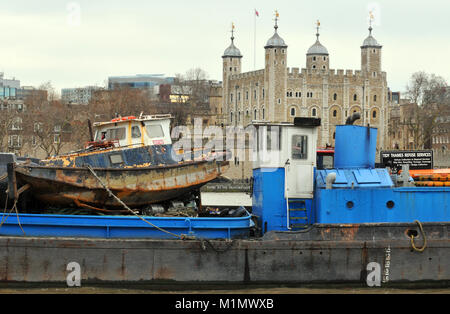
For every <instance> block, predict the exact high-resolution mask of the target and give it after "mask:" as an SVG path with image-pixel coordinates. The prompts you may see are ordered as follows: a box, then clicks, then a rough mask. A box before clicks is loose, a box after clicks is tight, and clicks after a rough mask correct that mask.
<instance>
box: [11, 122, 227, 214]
mask: <svg viewBox="0 0 450 314" xmlns="http://www.w3.org/2000/svg"><path fill="white" fill-rule="evenodd" d="M170 122H171V116H170V115H153V116H142V115H141V116H140V117H134V116H131V117H118V118H116V119H113V120H111V121H108V122H100V123H94V125H93V126H94V131H95V133H94V132H92V128H91V127H90V133H91V141H90V142H89V143H87V144H86V147H85V149H83V150H80V151H76V152H72V153H69V154H66V155H61V156H55V157H51V158H49V159H46V160H42V161H40V162H39V164H36V163H12V164H9V165H8V167H9V168H8V176H9V180H8V181H9V197H10V199H18V198H19V196H20V195H18V194H21V193H23V192H24V191H25V190H29V191H28V194H27V198H28V199H29V200H31V203H33V204H38V206H40V207H48V206H50V207H55V206H58V207H62V208H67V207H78V208H84V209H90V210H94V211H100V212H102V211H103V212H110V211H113V210H121V211H123V212H124V211H126V209H125V208H124V204H125V205H126V206H128V207H129V208H133V209H139V208H145V207H148V206H149V205H152V204H156V203H158V204H160V203H164V202H166V201H170V200H173V199H176V198H178V197H182V196H184V195H186V194H188V193H190V192H196V191H198V190H199V189H200V187H201V186H203V185H204V184H206V183H208V182H210V181H212V180H214V179H216V178H217V177H219V176H220V175H221V174H222V173H223V172H224V171H225V170H226V169H227V167H228V162H227V161H226V154H225V153H224V152H209V153H206V154H203V152H202V151H199V153H193V152H184V151H177V152H175V150H174V149H173V145H172V140H171V137H170ZM112 194H114V196H116V197H111V196H112ZM29 203H30V202H29ZM27 207H30V205H28V206H27Z"/></svg>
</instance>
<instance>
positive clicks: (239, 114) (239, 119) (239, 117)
mask: <svg viewBox="0 0 450 314" xmlns="http://www.w3.org/2000/svg"><path fill="white" fill-rule="evenodd" d="M238 121H239V122H241V112H240V111H239V112H238Z"/></svg>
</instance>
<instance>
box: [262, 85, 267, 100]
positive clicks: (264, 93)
mask: <svg viewBox="0 0 450 314" xmlns="http://www.w3.org/2000/svg"><path fill="white" fill-rule="evenodd" d="M262 93H263V95H262V98H263V99H264V97H265V96H266V91H265V90H264V88H263V90H262Z"/></svg>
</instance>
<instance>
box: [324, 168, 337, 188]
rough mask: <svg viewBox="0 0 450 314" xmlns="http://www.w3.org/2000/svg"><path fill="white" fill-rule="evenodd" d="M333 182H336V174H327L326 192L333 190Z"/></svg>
mask: <svg viewBox="0 0 450 314" xmlns="http://www.w3.org/2000/svg"><path fill="white" fill-rule="evenodd" d="M334 182H336V172H332V173H329V174H328V175H327V178H326V183H327V190H332V189H333V184H334Z"/></svg>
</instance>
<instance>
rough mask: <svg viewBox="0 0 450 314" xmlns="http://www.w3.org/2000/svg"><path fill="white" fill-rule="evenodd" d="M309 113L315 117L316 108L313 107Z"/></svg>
mask: <svg viewBox="0 0 450 314" xmlns="http://www.w3.org/2000/svg"><path fill="white" fill-rule="evenodd" d="M311 115H312V116H313V117H315V116H316V115H317V110H316V108H313V110H312V111H311Z"/></svg>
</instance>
